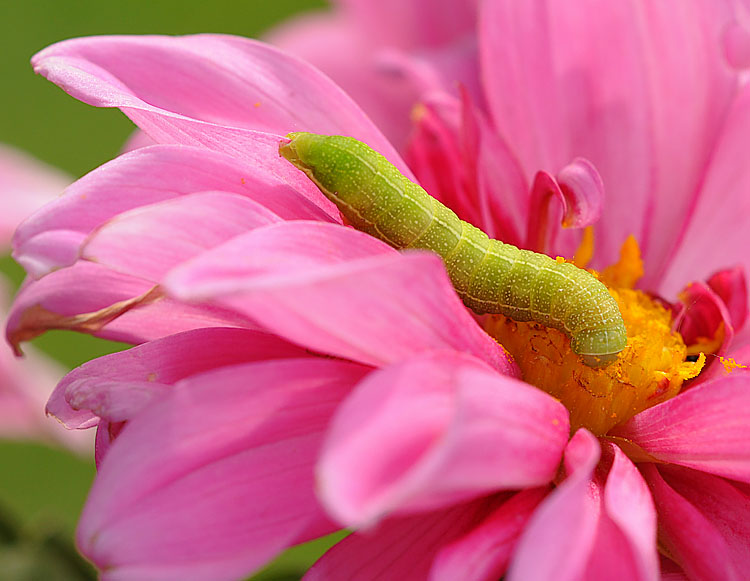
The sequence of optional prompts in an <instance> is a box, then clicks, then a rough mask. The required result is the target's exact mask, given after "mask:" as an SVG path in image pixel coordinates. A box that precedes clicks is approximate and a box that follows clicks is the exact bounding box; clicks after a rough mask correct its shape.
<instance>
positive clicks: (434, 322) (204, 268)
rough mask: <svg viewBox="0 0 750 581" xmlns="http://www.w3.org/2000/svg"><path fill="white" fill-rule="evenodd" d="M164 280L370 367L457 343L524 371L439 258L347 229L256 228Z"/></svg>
mask: <svg viewBox="0 0 750 581" xmlns="http://www.w3.org/2000/svg"><path fill="white" fill-rule="evenodd" d="M165 285H166V287H167V288H168V289H169V292H170V293H173V294H174V295H175V296H177V297H179V298H182V299H186V300H208V299H210V300H212V301H214V302H218V303H220V304H222V305H226V306H229V307H230V308H233V309H235V310H236V311H237V312H239V313H242V314H245V315H247V316H250V317H252V318H253V319H254V320H256V321H258V322H259V323H260V324H262V325H263V326H264V327H266V328H268V329H269V330H271V331H273V332H274V333H277V334H278V335H280V336H282V337H285V338H287V339H289V340H290V341H293V342H295V343H299V344H301V345H306V346H308V347H309V348H311V349H313V350H315V351H319V352H323V353H329V354H332V355H336V356H339V357H344V358H347V359H353V360H355V361H360V362H363V363H367V364H370V365H382V364H385V363H390V362H392V361H397V360H400V359H403V358H404V357H408V356H409V355H411V354H414V353H418V352H420V351H423V350H427V349H455V350H459V351H466V352H469V353H472V354H474V355H476V356H477V357H479V358H480V359H484V360H485V361H487V362H489V363H490V365H492V366H494V367H495V368H497V369H498V370H500V371H501V372H504V373H509V374H516V373H517V371H516V366H515V363H513V362H512V360H511V359H510V357H509V356H508V355H507V354H506V353H505V352H504V351H503V350H502V348H501V347H500V346H499V345H498V344H497V343H496V342H495V341H493V340H492V339H491V338H490V337H489V336H488V335H487V334H486V333H484V331H482V330H481V329H480V327H479V326H478V325H477V323H476V321H475V320H474V319H473V317H472V316H471V315H470V314H469V313H468V311H467V310H466V308H465V307H464V306H463V304H462V303H461V302H460V301H459V299H458V297H457V296H456V294H455V292H454V290H453V287H452V286H451V284H450V282H449V280H448V278H447V276H446V274H445V269H444V267H443V264H442V262H441V261H440V259H439V258H438V257H436V256H433V255H427V254H424V253H409V254H406V255H401V254H399V253H397V252H396V251H394V250H393V249H391V248H390V247H389V246H387V245H386V244H384V243H382V242H379V241H378V240H375V239H374V238H372V237H370V236H368V235H366V234H363V233H360V232H357V231H355V230H352V229H350V228H342V227H340V226H334V225H330V224H322V223H311V222H301V221H297V222H285V223H279V224H274V225H271V226H266V227H264V228H259V229H257V230H254V231H253V232H250V233H248V234H245V235H242V236H239V237H237V238H235V239H234V240H232V241H230V242H228V243H226V244H224V245H222V246H219V247H217V248H215V249H214V250H211V251H209V252H206V253H205V254H204V255H202V256H199V257H197V258H196V259H194V260H192V261H190V262H188V263H186V264H184V265H183V266H181V267H179V268H177V269H175V270H174V271H172V273H171V274H170V275H168V277H167V279H166V282H165Z"/></svg>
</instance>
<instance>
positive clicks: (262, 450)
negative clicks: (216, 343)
mask: <svg viewBox="0 0 750 581" xmlns="http://www.w3.org/2000/svg"><path fill="white" fill-rule="evenodd" d="M366 371H367V370H366V369H364V368H362V367H361V366H358V365H354V364H351V363H346V362H341V361H332V360H321V359H317V360H312V359H303V360H295V359H289V360H286V361H272V362H261V363H251V364H243V365H237V366H230V367H226V368H223V369H221V370H217V371H212V372H207V373H205V374H202V375H199V376H196V377H193V378H191V379H187V380H184V381H183V382H180V383H179V384H177V385H176V386H175V388H174V391H173V392H172V393H171V394H169V395H167V396H166V397H164V398H162V399H161V400H160V401H159V403H158V404H156V405H154V406H153V407H151V408H149V409H148V410H146V411H144V413H142V414H140V415H139V416H138V417H136V418H135V419H134V420H132V421H131V422H130V423H129V424H128V425H127V427H126V428H125V429H124V430H123V431H122V433H121V434H120V435H119V436H118V438H117V440H116V441H115V443H114V444H113V445H112V447H111V448H110V449H109V451H108V453H107V456H106V458H105V459H104V461H103V463H102V465H101V469H100V471H99V475H98V477H97V479H96V481H95V483H94V486H93V488H92V490H91V493H90V494H89V498H88V501H87V504H86V507H85V508H84V511H83V516H82V518H81V522H80V525H79V529H78V542H79V546H80V547H81V550H82V552H83V553H84V554H85V555H86V556H87V557H89V558H90V559H91V560H92V561H93V562H94V563H96V564H97V566H98V567H99V568H101V569H102V570H104V571H106V572H107V575H108V576H109V577H111V578H117V579H157V578H158V579H187V578H189V579H195V580H199V579H207V580H211V581H216V580H221V579H236V578H239V577H242V576H243V575H247V574H248V573H250V572H252V571H253V570H254V569H256V568H258V567H260V566H262V565H263V564H264V563H266V562H267V561H268V560H269V559H271V558H272V557H273V556H275V555H276V554H277V553H278V552H279V551H281V550H282V549H284V548H285V547H287V546H289V545H291V544H294V543H297V542H301V541H304V540H307V538H306V535H307V533H308V531H310V530H312V529H317V530H318V531H319V532H324V531H325V529H326V528H327V529H328V531H330V530H332V528H331V527H330V526H329V525H327V522H328V521H327V519H326V518H325V516H324V514H323V513H322V512H321V509H320V508H319V506H318V504H317V502H316V500H315V496H314V490H313V469H312V468H313V463H314V461H315V458H316V456H317V450H318V448H319V445H320V440H321V437H322V433H323V430H324V429H325V426H326V424H327V422H328V419H329V417H330V415H331V413H332V412H333V410H334V409H335V407H336V405H337V404H338V402H339V401H340V399H341V398H342V397H344V396H345V394H346V393H347V392H348V391H349V390H350V389H351V387H352V385H354V384H355V383H356V382H357V381H359V380H360V379H361V377H362V376H363V373H365V372H366Z"/></svg>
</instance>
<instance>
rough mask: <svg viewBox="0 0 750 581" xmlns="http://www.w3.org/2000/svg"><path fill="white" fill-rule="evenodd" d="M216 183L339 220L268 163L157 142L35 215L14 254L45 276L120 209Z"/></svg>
mask: <svg viewBox="0 0 750 581" xmlns="http://www.w3.org/2000/svg"><path fill="white" fill-rule="evenodd" d="M212 190H214V191H222V192H230V193H234V194H239V195H241V196H243V197H246V198H249V199H250V200H254V201H255V202H258V203H261V204H262V205H263V206H265V207H266V208H268V209H269V210H270V211H271V212H273V213H275V214H278V215H279V216H280V217H282V218H285V219H287V220H293V219H308V220H323V221H325V220H332V218H330V217H329V215H328V214H326V213H325V212H324V211H323V210H321V209H320V208H319V207H318V206H316V205H315V204H313V203H312V202H310V201H309V200H307V199H306V198H305V197H303V196H302V195H300V194H299V193H298V192H297V191H296V190H295V189H293V188H292V187H290V186H289V185H287V184H285V183H284V182H283V181H282V180H280V179H279V178H278V177H277V176H275V175H273V174H272V173H269V172H267V171H263V168H259V167H252V166H248V165H246V164H243V163H241V162H239V161H237V160H235V159H232V158H231V157H229V156H227V155H224V154H221V153H216V152H212V151H207V150H206V149H199V148H193V147H184V146H179V147H178V146H171V145H170V146H154V147H148V148H144V149H140V150H138V151H135V152H133V153H130V154H127V155H123V156H120V157H118V158H116V159H114V160H113V161H111V162H109V163H106V164H104V165H103V166H101V167H100V168H98V169H96V170H94V171H92V172H91V173H89V174H88V175H86V176H84V177H83V178H81V179H80V180H78V181H77V182H75V183H74V184H73V185H71V186H70V187H69V188H68V189H67V190H66V192H65V195H63V196H62V197H60V198H58V199H57V200H55V201H54V202H53V203H51V204H49V205H47V206H46V207H44V208H43V209H41V210H40V211H38V212H37V213H36V214H34V215H33V216H32V217H31V218H30V219H29V220H27V221H26V222H24V224H23V225H22V226H21V227H20V228H19V230H18V232H17V233H16V236H15V238H14V241H13V243H14V249H15V251H14V256H15V258H16V260H18V261H19V262H20V263H21V264H22V265H23V266H24V267H25V268H26V270H27V271H29V272H30V273H32V274H33V275H35V276H40V275H42V274H45V273H46V272H48V271H49V270H51V269H54V268H57V267H60V266H67V265H69V264H72V263H73V261H75V260H76V259H77V258H78V250H79V246H80V244H81V243H82V242H83V240H84V239H85V238H86V235H87V234H89V233H90V232H91V231H92V230H93V229H94V228H96V227H97V226H99V225H101V224H103V223H104V222H106V221H107V220H110V219H111V218H113V217H114V216H117V215H118V214H120V213H122V212H126V211H128V210H132V209H134V208H138V207H140V206H147V205H149V204H156V203H158V202H163V201H166V200H170V199H175V198H178V197H180V196H184V195H187V194H192V193H195V192H206V191H212ZM336 215H338V211H336Z"/></svg>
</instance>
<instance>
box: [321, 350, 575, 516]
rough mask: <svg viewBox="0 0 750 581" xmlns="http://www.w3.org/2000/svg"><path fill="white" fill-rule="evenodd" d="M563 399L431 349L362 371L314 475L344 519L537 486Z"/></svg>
mask: <svg viewBox="0 0 750 581" xmlns="http://www.w3.org/2000/svg"><path fill="white" fill-rule="evenodd" d="M568 432H569V426H568V414H567V411H566V410H565V408H564V407H563V406H561V405H560V404H559V403H558V402H557V401H555V400H554V399H552V398H550V397H549V396H547V395H546V394H545V393H543V392H542V391H539V390H537V389H536V388H533V387H531V386H529V385H527V384H525V383H522V382H520V381H518V380H515V379H512V378H508V377H505V376H502V375H499V374H498V373H496V372H495V371H494V370H492V369H491V368H489V367H488V366H486V365H485V364H484V363H481V362H480V361H478V360H476V359H475V358H473V357H470V356H468V355H465V354H461V353H452V352H445V351H436V352H433V353H428V354H424V355H421V356H417V357H414V358H412V359H408V360H406V361H405V362H403V363H400V364H396V365H394V366H391V367H387V368H385V369H383V370H381V371H378V372H375V373H373V374H372V375H370V376H369V377H368V378H367V380H365V381H364V382H363V383H362V384H361V385H359V386H358V387H357V390H356V391H355V392H354V393H353V394H352V396H351V397H350V398H349V399H347V401H346V402H344V404H343V405H342V407H341V409H340V410H339V411H338V412H337V414H336V417H335V419H334V422H333V425H332V427H331V431H330V433H329V434H328V437H327V438H326V443H325V447H324V451H323V455H322V458H321V460H320V465H319V467H318V475H319V476H318V479H319V483H320V487H321V499H322V501H323V502H324V504H325V505H326V507H327V508H328V510H329V512H330V513H331V514H332V515H333V516H335V517H336V518H337V519H338V520H339V522H341V523H342V524H344V525H346V526H354V527H358V528H359V527H370V526H372V525H373V523H375V522H377V521H378V520H380V519H381V518H383V517H384V516H386V515H388V514H404V513H409V512H412V511H424V510H431V509H434V508H437V507H445V506H448V505H450V504H453V503H456V502H459V501H464V500H467V499H470V498H475V497H477V496H480V495H482V494H487V493H489V492H491V491H493V490H498V489H513V488H525V487H530V486H540V485H543V484H546V483H547V482H549V481H550V480H551V479H552V478H553V477H554V475H555V472H556V471H557V466H558V464H559V462H560V458H561V455H562V450H563V448H564V447H565V443H566V441H567V438H568Z"/></svg>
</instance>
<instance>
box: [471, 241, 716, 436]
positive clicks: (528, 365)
mask: <svg viewBox="0 0 750 581" xmlns="http://www.w3.org/2000/svg"><path fill="white" fill-rule="evenodd" d="M631 244H635V251H636V252H635V253H634V252H633V250H634V249H633V247H632V246H630V248H626V247H628V246H629V245H631ZM636 258H637V260H636ZM639 262H640V252H638V250H637V243H636V242H635V239H633V240H632V243H630V242H626V243H625V245H623V250H622V253H621V258H620V261H619V262H618V263H617V264H616V265H614V266H613V267H610V269H612V270H609V269H608V270H609V272H608V273H607V274H606V275H605V272H607V271H605V272H603V273H602V274H601V278H602V279H603V280H604V279H609V280H617V281H619V282H622V283H624V285H625V287H626V288H623V287H619V288H612V287H611V286H610V293H611V294H612V296H613V297H614V298H615V300H617V303H618V305H619V307H620V311H621V313H622V317H623V320H624V322H625V328H626V330H627V335H628V344H627V346H626V347H625V349H624V350H623V351H622V353H621V354H620V356H619V357H618V359H617V361H615V362H614V363H612V364H611V365H609V366H607V367H603V368H592V367H588V366H586V365H584V364H583V363H582V361H581V360H580V358H579V357H578V356H577V355H575V354H574V353H573V352H572V351H571V349H570V340H569V339H568V337H567V336H565V335H564V334H563V333H561V332H559V331H557V330H555V329H550V328H548V327H545V326H543V325H540V324H538V323H534V322H528V323H519V322H517V321H513V320H511V319H508V318H507V317H504V316H503V315H492V316H488V317H486V318H485V319H484V327H485V329H486V330H487V332H488V333H489V334H490V335H492V336H493V337H495V339H497V341H498V342H499V343H500V344H501V345H502V346H503V347H505V349H507V351H508V352H509V353H510V354H511V355H512V356H513V357H514V359H515V360H516V362H517V363H518V366H519V368H520V369H521V375H522V378H523V380H524V381H526V382H528V383H531V384H532V385H535V386H537V387H539V388H540V389H543V390H544V391H546V392H547V393H549V394H551V395H552V396H554V397H555V398H557V399H559V400H560V401H561V402H562V403H563V404H564V405H565V406H566V407H567V408H568V410H570V424H571V430H572V431H575V430H576V429H578V428H579V427H586V428H588V429H589V430H591V432H593V433H594V434H596V435H597V436H600V435H603V434H606V433H607V431H608V430H610V429H611V428H612V427H613V426H615V425H617V424H620V423H622V422H624V421H625V420H628V419H630V418H631V417H633V416H634V415H635V414H637V413H638V412H641V411H643V410H644V409H647V408H649V407H652V406H654V405H656V404H658V403H661V402H663V401H666V400H668V399H670V398H672V397H674V396H675V395H677V394H678V393H679V391H680V389H681V387H682V384H683V382H685V381H686V380H688V379H692V378H693V377H696V376H697V375H698V374H699V373H700V372H701V369H703V365H704V363H705V360H706V358H705V355H703V353H701V354H700V355H699V356H698V360H697V361H686V357H687V356H688V350H687V347H686V346H685V343H684V342H683V340H682V337H681V336H680V335H679V333H676V332H672V330H671V327H672V316H671V313H670V312H669V311H668V310H667V309H666V308H664V307H663V306H662V305H660V304H659V303H657V302H655V301H654V300H652V299H651V298H649V297H648V296H647V295H646V294H644V293H643V292H641V291H638V290H633V289H632V288H628V287H630V285H631V284H635V280H637V278H636V277H635V275H636V274H637V273H638V271H639V268H638V263H639ZM640 272H641V273H642V267H641V268H640ZM609 280H608V281H607V282H609Z"/></svg>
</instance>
